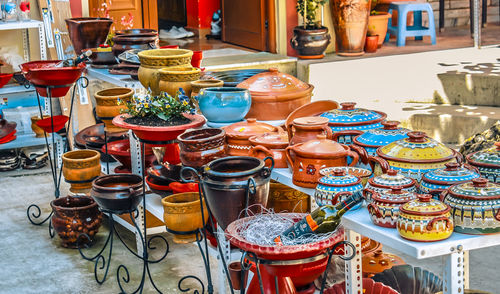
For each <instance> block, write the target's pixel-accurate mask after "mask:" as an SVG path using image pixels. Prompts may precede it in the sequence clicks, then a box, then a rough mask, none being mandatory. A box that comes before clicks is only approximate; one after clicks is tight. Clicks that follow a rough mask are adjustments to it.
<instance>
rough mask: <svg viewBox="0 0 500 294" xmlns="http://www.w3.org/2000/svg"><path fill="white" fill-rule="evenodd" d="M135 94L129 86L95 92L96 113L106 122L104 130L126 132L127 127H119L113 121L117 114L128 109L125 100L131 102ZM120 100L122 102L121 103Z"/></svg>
mask: <svg viewBox="0 0 500 294" xmlns="http://www.w3.org/2000/svg"><path fill="white" fill-rule="evenodd" d="M133 96H134V90H132V89H129V88H111V89H106V90H101V91H99V92H97V93H95V95H94V97H95V100H96V104H97V105H96V107H95V110H96V114H97V116H98V117H99V119H101V120H102V122H103V123H104V130H105V131H106V132H109V133H118V132H124V131H126V129H122V128H119V127H117V126H115V125H114V124H113V123H112V120H113V118H114V117H115V116H117V115H119V114H120V113H121V112H122V111H123V110H125V109H127V106H126V105H125V102H129V101H130V99H132V97H133ZM119 101H120V103H119Z"/></svg>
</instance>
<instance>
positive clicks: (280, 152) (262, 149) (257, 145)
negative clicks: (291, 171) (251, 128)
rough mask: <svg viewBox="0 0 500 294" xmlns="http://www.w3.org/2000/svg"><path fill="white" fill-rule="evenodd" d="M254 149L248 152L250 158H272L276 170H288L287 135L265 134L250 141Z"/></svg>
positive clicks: (251, 138)
mask: <svg viewBox="0 0 500 294" xmlns="http://www.w3.org/2000/svg"><path fill="white" fill-rule="evenodd" d="M248 140H249V141H250V143H251V144H252V145H253V147H252V148H251V149H250V151H249V152H248V155H249V156H252V157H257V158H260V159H264V158H266V157H272V158H273V159H274V167H275V168H287V167H288V164H287V162H286V155H285V148H286V147H288V136H287V135H286V133H265V134H262V135H259V136H253V137H250V138H249V139H248Z"/></svg>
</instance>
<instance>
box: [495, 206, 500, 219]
mask: <svg viewBox="0 0 500 294" xmlns="http://www.w3.org/2000/svg"><path fill="white" fill-rule="evenodd" d="M495 219H496V220H497V221H499V222H500V209H498V211H497V214H495Z"/></svg>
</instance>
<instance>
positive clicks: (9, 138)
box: [0, 130, 17, 144]
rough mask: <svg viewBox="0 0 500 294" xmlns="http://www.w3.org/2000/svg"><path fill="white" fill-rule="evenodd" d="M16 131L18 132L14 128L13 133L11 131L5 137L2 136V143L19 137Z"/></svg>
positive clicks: (0, 140) (0, 141)
mask: <svg viewBox="0 0 500 294" xmlns="http://www.w3.org/2000/svg"><path fill="white" fill-rule="evenodd" d="M16 133H17V131H16V130H13V131H12V132H11V133H9V134H7V135H6V136H5V137H3V138H1V139H0V144H5V143H8V142H10V141H13V140H15V139H16V138H17V136H16Z"/></svg>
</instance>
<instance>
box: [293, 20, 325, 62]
mask: <svg viewBox="0 0 500 294" xmlns="http://www.w3.org/2000/svg"><path fill="white" fill-rule="evenodd" d="M330 39H331V36H330V34H329V33H328V28H327V27H321V28H310V27H303V26H297V27H295V28H293V37H292V39H291V40H290V45H291V46H292V48H293V49H295V50H297V53H298V54H299V58H300V59H321V58H323V57H325V50H326V47H328V45H329V44H330Z"/></svg>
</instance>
